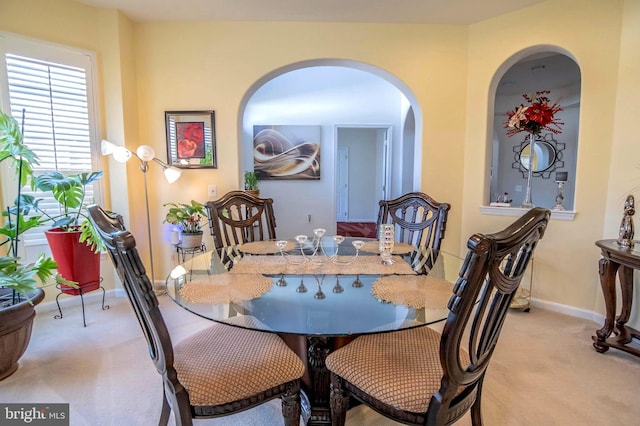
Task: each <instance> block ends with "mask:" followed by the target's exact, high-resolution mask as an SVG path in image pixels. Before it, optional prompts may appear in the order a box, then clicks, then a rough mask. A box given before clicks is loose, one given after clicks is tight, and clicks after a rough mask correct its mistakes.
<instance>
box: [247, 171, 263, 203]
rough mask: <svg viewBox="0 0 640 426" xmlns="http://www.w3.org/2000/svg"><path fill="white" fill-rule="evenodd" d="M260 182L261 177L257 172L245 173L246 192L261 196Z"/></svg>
mask: <svg viewBox="0 0 640 426" xmlns="http://www.w3.org/2000/svg"><path fill="white" fill-rule="evenodd" d="M259 182H260V175H259V174H258V173H257V172H255V171H246V172H244V190H245V191H246V192H249V193H250V194H252V195H255V196H256V197H259V196H260V189H259V188H258V184H259Z"/></svg>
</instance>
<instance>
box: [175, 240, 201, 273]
mask: <svg viewBox="0 0 640 426" xmlns="http://www.w3.org/2000/svg"><path fill="white" fill-rule="evenodd" d="M206 251H207V246H206V245H205V244H204V243H202V244H200V245H199V246H196V247H182V245H181V244H176V252H177V253H178V259H179V261H180V263H183V264H184V262H185V260H186V259H187V256H188V255H191V259H192V260H193V258H194V257H195V255H196V253H205V252H206ZM192 275H193V269H190V270H189V281H191V276H192Z"/></svg>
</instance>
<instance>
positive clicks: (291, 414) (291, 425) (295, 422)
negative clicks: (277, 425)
mask: <svg viewBox="0 0 640 426" xmlns="http://www.w3.org/2000/svg"><path fill="white" fill-rule="evenodd" d="M282 417H283V418H284V424H285V426H299V425H300V382H292V383H289V384H288V385H287V391H286V392H285V394H284V395H282Z"/></svg>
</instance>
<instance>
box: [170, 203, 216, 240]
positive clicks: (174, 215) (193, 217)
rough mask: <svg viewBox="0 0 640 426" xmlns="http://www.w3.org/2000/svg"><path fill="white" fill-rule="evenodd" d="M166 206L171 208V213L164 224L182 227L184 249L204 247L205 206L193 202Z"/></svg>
mask: <svg viewBox="0 0 640 426" xmlns="http://www.w3.org/2000/svg"><path fill="white" fill-rule="evenodd" d="M164 206H165V207H167V206H169V211H168V212H167V215H166V216H165V218H164V221H163V223H170V224H172V225H180V227H181V231H182V243H181V244H180V246H181V247H182V248H183V249H190V248H196V247H200V246H201V245H202V225H203V223H205V218H206V217H207V213H206V212H205V210H204V204H201V203H199V202H197V201H194V200H191V203H190V204H184V203H180V204H178V203H166V204H164Z"/></svg>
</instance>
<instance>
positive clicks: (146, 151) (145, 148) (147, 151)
mask: <svg viewBox="0 0 640 426" xmlns="http://www.w3.org/2000/svg"><path fill="white" fill-rule="evenodd" d="M136 155H137V156H138V158H139V159H140V160H142V161H151V160H153V159H154V158H155V156H156V152H155V151H154V150H153V148H152V147H151V146H149V145H140V146H139V147H138V149H136Z"/></svg>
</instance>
